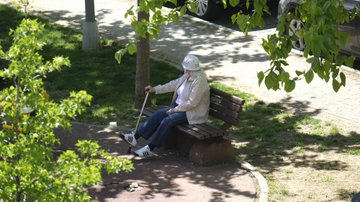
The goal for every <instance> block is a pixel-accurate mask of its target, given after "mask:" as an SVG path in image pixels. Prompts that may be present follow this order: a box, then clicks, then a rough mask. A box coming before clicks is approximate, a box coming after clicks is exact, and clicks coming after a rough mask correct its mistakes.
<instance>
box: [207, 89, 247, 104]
mask: <svg viewBox="0 0 360 202" xmlns="http://www.w3.org/2000/svg"><path fill="white" fill-rule="evenodd" d="M210 94H212V95H219V96H220V97H223V98H226V99H227V100H229V101H231V102H234V103H237V104H239V105H243V104H244V102H245V101H244V100H243V99H241V98H239V97H236V96H233V95H230V94H228V93H225V92H224V91H221V90H219V89H216V88H214V87H210Z"/></svg>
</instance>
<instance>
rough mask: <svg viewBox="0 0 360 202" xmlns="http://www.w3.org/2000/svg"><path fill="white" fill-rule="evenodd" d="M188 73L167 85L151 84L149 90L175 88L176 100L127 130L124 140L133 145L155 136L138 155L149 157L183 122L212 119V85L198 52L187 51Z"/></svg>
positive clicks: (147, 90)
mask: <svg viewBox="0 0 360 202" xmlns="http://www.w3.org/2000/svg"><path fill="white" fill-rule="evenodd" d="M182 67H183V68H184V74H183V75H182V76H181V77H180V78H178V79H175V80H172V81H170V82H168V83H166V84H164V85H158V86H155V87H152V86H147V87H145V91H146V92H149V93H155V94H162V93H167V92H174V95H173V99H172V102H171V103H172V104H171V105H170V106H169V107H167V108H163V109H159V110H158V111H156V112H155V113H154V114H153V115H152V116H150V117H149V119H148V120H146V121H145V122H144V123H143V124H142V125H141V126H140V127H139V129H138V130H137V131H136V132H135V134H133V133H131V134H124V136H123V138H124V140H125V141H126V142H127V143H128V144H130V145H131V146H135V145H136V144H137V141H136V140H137V139H138V138H140V137H143V138H145V139H149V138H150V137H152V138H151V141H150V143H149V144H148V145H146V146H144V147H142V148H140V149H138V150H136V151H135V155H137V156H141V157H147V156H152V155H153V152H152V151H153V150H154V149H155V148H158V147H160V146H161V144H162V143H163V141H164V140H165V139H166V137H167V136H168V135H169V134H170V132H171V129H172V128H173V127H174V126H176V125H178V124H182V123H188V124H199V123H204V122H206V121H207V119H208V113H209V103H210V88H209V84H208V82H207V80H206V75H205V74H204V72H203V71H202V70H201V69H200V61H199V59H198V58H197V57H196V56H194V55H187V56H186V57H185V58H184V60H183V62H182Z"/></svg>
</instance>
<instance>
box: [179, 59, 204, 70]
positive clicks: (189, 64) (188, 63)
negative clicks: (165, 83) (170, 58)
mask: <svg viewBox="0 0 360 202" xmlns="http://www.w3.org/2000/svg"><path fill="white" fill-rule="evenodd" d="M181 64H182V66H183V68H184V69H186V70H188V71H199V70H200V61H199V59H198V58H197V57H196V56H194V55H187V56H186V57H185V58H184V60H183V62H182V63H181Z"/></svg>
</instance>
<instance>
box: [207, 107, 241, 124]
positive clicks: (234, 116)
mask: <svg viewBox="0 0 360 202" xmlns="http://www.w3.org/2000/svg"><path fill="white" fill-rule="evenodd" d="M210 109H212V110H214V111H217V112H220V113H223V114H224V115H226V116H228V117H229V118H232V119H235V121H236V120H238V119H239V113H240V111H241V109H242V108H241V107H240V106H239V110H238V111H232V110H229V109H228V108H225V107H224V106H223V105H219V104H215V103H211V105H210Z"/></svg>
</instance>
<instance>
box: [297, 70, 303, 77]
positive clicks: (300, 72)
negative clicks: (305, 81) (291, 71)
mask: <svg viewBox="0 0 360 202" xmlns="http://www.w3.org/2000/svg"><path fill="white" fill-rule="evenodd" d="M295 73H296V75H297V76H300V75H302V74H304V72H302V71H299V70H295Z"/></svg>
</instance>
